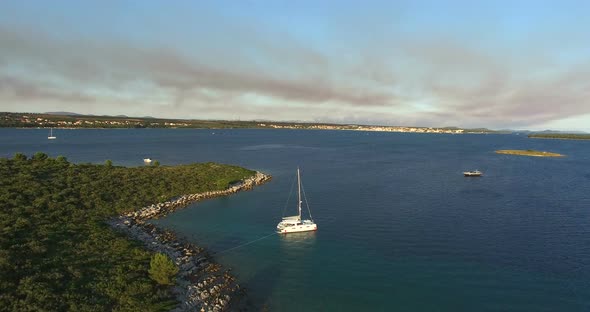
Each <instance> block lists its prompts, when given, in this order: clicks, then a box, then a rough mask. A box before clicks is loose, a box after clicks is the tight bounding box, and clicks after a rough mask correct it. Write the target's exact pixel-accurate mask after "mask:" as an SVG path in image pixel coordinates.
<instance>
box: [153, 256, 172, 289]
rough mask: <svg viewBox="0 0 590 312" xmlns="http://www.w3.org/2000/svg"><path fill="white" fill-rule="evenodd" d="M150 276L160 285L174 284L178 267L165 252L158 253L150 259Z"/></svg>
mask: <svg viewBox="0 0 590 312" xmlns="http://www.w3.org/2000/svg"><path fill="white" fill-rule="evenodd" d="M148 272H149V273H150V277H151V278H152V279H153V280H154V281H156V282H157V283H158V284H160V285H173V284H174V281H175V276H176V274H177V273H178V267H177V266H176V265H175V264H174V262H172V260H170V258H168V256H166V255H165V254H163V253H157V254H155V255H154V256H153V257H152V260H151V261H150V269H149V271H148Z"/></svg>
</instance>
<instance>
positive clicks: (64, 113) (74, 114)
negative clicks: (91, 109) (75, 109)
mask: <svg viewBox="0 0 590 312" xmlns="http://www.w3.org/2000/svg"><path fill="white" fill-rule="evenodd" d="M44 114H46V115H58V116H86V115H83V114H78V113H72V112H46V113H44Z"/></svg>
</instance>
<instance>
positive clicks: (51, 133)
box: [47, 128, 57, 140]
mask: <svg viewBox="0 0 590 312" xmlns="http://www.w3.org/2000/svg"><path fill="white" fill-rule="evenodd" d="M47 139H48V140H55V139H57V137H55V136H53V128H50V129H49V136H48V137H47Z"/></svg>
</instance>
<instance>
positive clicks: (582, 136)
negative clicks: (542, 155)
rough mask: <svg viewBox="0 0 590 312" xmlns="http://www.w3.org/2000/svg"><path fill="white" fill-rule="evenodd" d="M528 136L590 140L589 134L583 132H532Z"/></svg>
mask: <svg viewBox="0 0 590 312" xmlns="http://www.w3.org/2000/svg"><path fill="white" fill-rule="evenodd" d="M528 137H529V138H533V139H560V140H590V134H585V133H532V134H529V135H528Z"/></svg>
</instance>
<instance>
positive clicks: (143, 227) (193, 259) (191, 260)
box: [108, 172, 271, 312]
mask: <svg viewBox="0 0 590 312" xmlns="http://www.w3.org/2000/svg"><path fill="white" fill-rule="evenodd" d="M270 179H271V177H270V176H269V175H266V174H263V173H261V172H256V174H255V175H254V176H252V177H250V178H247V179H245V180H243V181H240V182H238V183H235V184H233V185H231V186H230V187H229V188H227V189H225V190H220V191H210V192H204V193H198V194H189V195H183V196H180V197H178V198H176V199H174V200H171V201H167V202H163V203H159V204H154V205H150V206H147V207H143V208H141V209H139V210H137V211H134V212H130V213H127V214H124V215H121V216H119V217H117V218H114V219H112V220H110V221H109V222H108V223H109V224H110V225H111V226H112V227H113V228H115V229H117V230H119V231H122V232H124V233H126V234H127V235H129V236H130V237H132V238H134V239H136V240H138V241H140V242H142V243H143V244H144V245H145V246H146V247H147V248H148V249H149V250H151V251H154V252H159V253H163V254H166V255H167V256H168V257H170V259H172V261H174V263H176V265H177V266H178V268H179V273H178V275H177V278H176V285H175V287H174V293H175V295H176V297H177V299H178V301H179V302H180V304H179V306H178V307H177V308H176V309H174V311H214V312H216V311H227V310H235V309H239V308H240V306H242V305H243V304H244V302H242V301H243V300H242V299H243V297H244V296H243V295H244V291H243V289H242V288H241V287H240V286H239V285H238V283H237V282H236V279H235V277H234V276H232V274H231V272H230V270H229V269H223V268H222V267H221V265H219V264H217V263H215V262H214V261H213V260H212V258H211V256H210V255H209V254H208V253H207V251H206V250H205V249H203V248H201V247H198V246H195V245H194V244H191V243H188V242H186V241H185V240H183V239H180V238H179V237H178V236H177V235H176V234H174V233H173V232H171V231H168V230H164V229H160V228H158V227H156V226H155V225H153V224H151V223H147V222H146V221H147V220H149V219H152V218H157V217H160V216H163V215H166V214H168V213H170V212H172V211H175V210H177V209H180V208H183V207H186V206H187V205H189V204H190V203H193V202H195V201H199V200H202V199H206V198H212V197H218V196H224V195H229V194H232V193H235V192H238V191H242V190H248V189H251V188H252V187H254V186H255V185H259V184H262V183H264V182H266V181H268V180H270Z"/></svg>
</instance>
